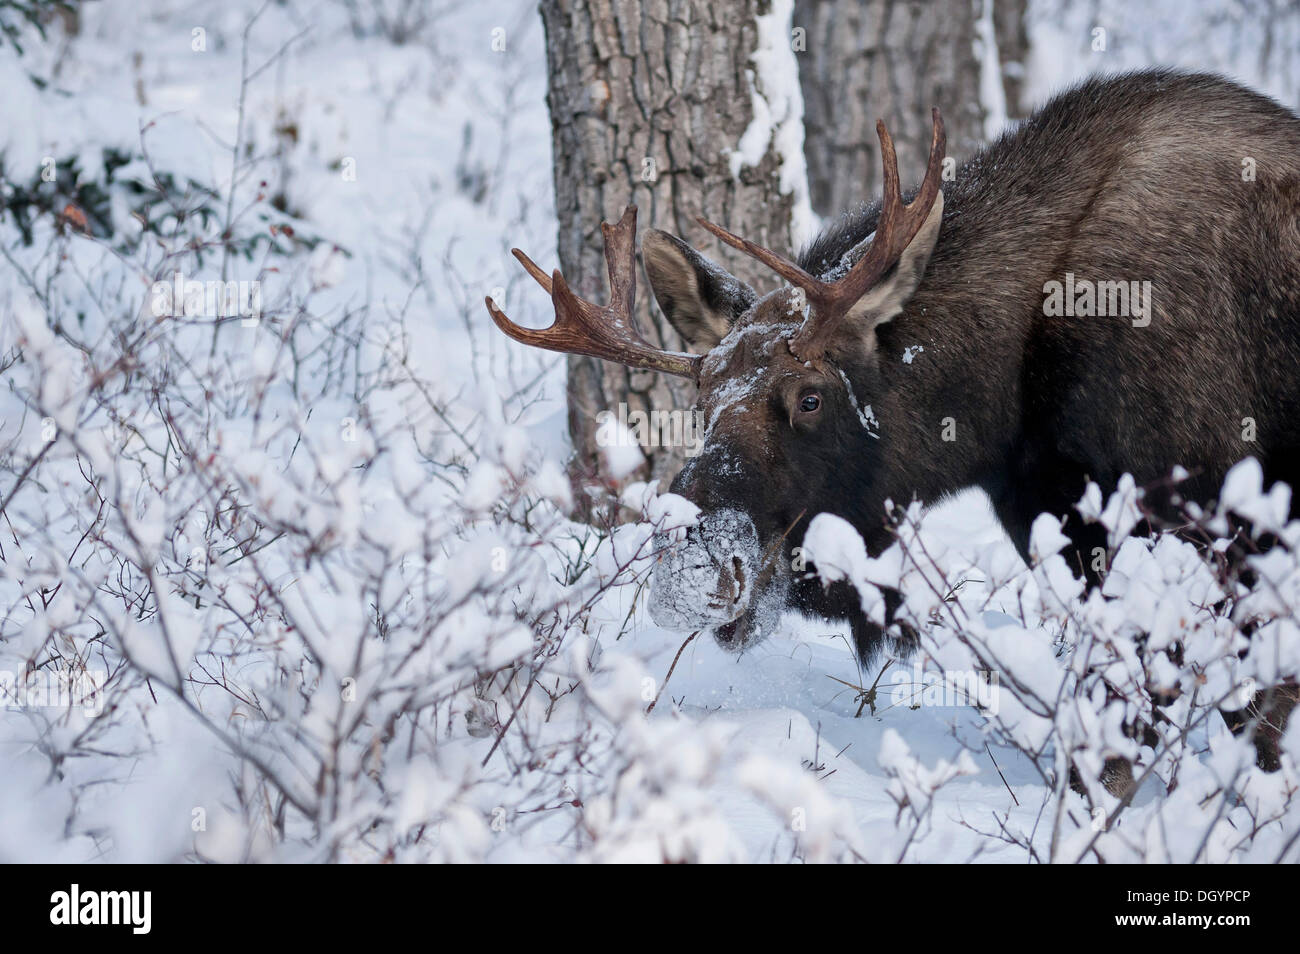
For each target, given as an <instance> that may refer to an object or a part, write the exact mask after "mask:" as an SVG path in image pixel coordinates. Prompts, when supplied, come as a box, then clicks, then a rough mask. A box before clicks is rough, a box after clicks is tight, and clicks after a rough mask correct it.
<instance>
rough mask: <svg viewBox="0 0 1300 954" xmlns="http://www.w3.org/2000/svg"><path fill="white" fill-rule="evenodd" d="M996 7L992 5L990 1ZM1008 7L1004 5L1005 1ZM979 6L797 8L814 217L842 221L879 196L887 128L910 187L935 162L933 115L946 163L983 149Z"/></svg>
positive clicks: (956, 0) (941, 2) (974, 0)
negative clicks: (937, 115)
mask: <svg viewBox="0 0 1300 954" xmlns="http://www.w3.org/2000/svg"><path fill="white" fill-rule="evenodd" d="M984 2H992V0H984ZM1004 2H1005V0H1004ZM979 3H980V0H796V4H795V13H794V22H795V27H796V30H802V31H803V33H802V34H800V33H798V32H796V34H795V40H796V44H798V43H799V42H800V41H801V40H802V43H803V45H804V47H805V48H804V49H803V50H802V51H800V52H799V53H798V59H799V81H800V86H801V87H802V89H803V99H804V128H805V135H804V154H805V156H806V157H807V160H808V185H809V189H810V191H811V194H812V205H813V209H814V211H816V212H817V213H818V214H819V215H822V216H835V215H838V214H839V213H841V212H844V211H846V210H848V209H851V208H853V207H855V206H857V205H858V204H859V203H861V202H864V201H865V202H869V201H871V200H872V199H874V198H876V197H877V196H878V195H879V194H880V187H881V173H880V143H879V140H878V139H877V138H876V120H877V119H884V121H885V124H886V125H887V126H888V127H889V132H890V135H891V136H892V137H893V139H894V145H895V147H896V150H897V152H898V166H899V172H900V173H901V175H902V178H903V180H904V188H907V187H908V186H909V185H914V184H915V179H916V177H919V176H920V174H921V171H922V170H924V168H925V162H926V159H927V158H928V157H929V154H930V128H931V127H930V107H931V106H938V107H939V108H940V109H941V110H942V111H943V121H944V126H945V128H946V129H947V132H948V154H949V155H950V156H954V157H956V158H957V160H958V161H959V162H960V161H961V159H963V158H964V157H966V156H967V155H970V153H971V152H972V151H973V150H974V149H975V148H976V147H977V146H978V145H979V144H980V143H981V142H982V141H983V132H984V129H983V123H984V110H983V108H982V106H981V104H980V63H979V61H978V60H977V58H976V55H975V37H976V20H977V17H978V13H979V9H978V6H979Z"/></svg>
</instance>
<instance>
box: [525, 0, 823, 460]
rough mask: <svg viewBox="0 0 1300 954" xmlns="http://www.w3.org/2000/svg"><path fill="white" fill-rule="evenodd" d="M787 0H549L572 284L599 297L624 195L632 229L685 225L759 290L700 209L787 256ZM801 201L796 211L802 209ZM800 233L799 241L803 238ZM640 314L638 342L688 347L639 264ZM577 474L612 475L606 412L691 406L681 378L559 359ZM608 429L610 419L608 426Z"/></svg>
mask: <svg viewBox="0 0 1300 954" xmlns="http://www.w3.org/2000/svg"><path fill="white" fill-rule="evenodd" d="M790 8H791V0H774V2H767V0H686V2H681V0H677V2H672V3H669V2H667V0H618V2H613V0H543V2H542V3H541V12H542V20H543V22H544V24H545V27H546V47H547V61H548V70H549V92H548V105H549V107H550V111H551V119H552V144H553V157H554V170H555V199H556V202H555V205H556V214H557V217H558V219H559V241H558V250H559V259H560V266H561V268H562V269H563V271H564V274H565V277H566V278H567V279H569V281H570V284H572V285H573V286H574V288H575V290H576V291H577V292H578V294H580V295H583V296H584V297H590V298H593V299H595V300H597V301H604V300H605V297H604V296H605V295H606V294H607V291H606V285H605V282H606V277H605V268H604V260H603V257H602V251H601V250H602V244H601V233H600V223H601V221H602V220H604V221H614V220H616V219H617V218H618V217H619V215H620V214H621V213H622V211H623V209H624V207H625V206H626V205H627V204H628V203H629V202H635V203H636V204H637V207H638V209H639V217H638V228H639V230H640V231H644V230H645V229H646V228H648V227H654V228H660V229H664V230H666V231H669V232H674V233H676V234H678V235H681V236H683V237H684V238H685V239H686V240H687V241H688V242H690V243H692V244H694V245H697V246H699V247H700V248H702V249H703V250H704V251H705V252H706V254H708V255H709V256H710V257H712V258H714V259H715V260H717V261H719V262H721V263H722V264H724V265H725V266H726V267H727V268H728V269H729V270H730V271H731V272H732V273H733V274H735V275H736V276H738V277H740V278H742V279H745V280H747V281H750V282H752V283H754V284H755V285H756V286H758V287H771V286H772V283H773V278H772V276H771V275H768V274H766V273H765V272H764V270H763V269H762V268H761V267H760V266H758V265H757V263H755V262H753V261H751V260H750V259H747V258H745V257H744V256H741V255H740V254H738V253H736V252H733V251H732V250H731V249H729V248H726V247H723V246H721V245H720V244H719V243H717V242H713V241H711V240H709V239H708V236H707V235H706V234H705V233H704V231H703V230H702V229H701V228H700V227H699V226H698V225H697V224H696V222H695V217H696V216H704V217H705V218H708V219H711V220H713V221H715V222H718V223H720V224H723V225H725V226H726V227H727V228H728V229H730V230H731V231H733V232H737V233H739V234H741V235H744V236H746V237H748V238H750V239H753V240H754V241H757V242H760V243H762V244H764V245H767V246H768V247H770V248H773V249H776V250H779V251H788V250H789V248H790V246H791V244H792V242H791V227H792V217H793V218H795V219H796V220H797V222H796V224H797V225H799V226H800V227H803V228H805V229H806V221H807V220H808V219H809V218H810V216H809V215H808V213H807V200H806V188H807V187H806V178H805V174H804V169H803V155H802V144H803V143H802V123H801V118H802V102H801V99H800V94H799V83H798V76H797V66H796V64H795V57H794V53H793V51H792V50H791V47H790V16H791V9H790ZM801 210H802V214H801ZM804 237H806V236H802V235H801V236H799V238H804ZM636 314H637V320H638V321H639V322H640V323H641V327H642V328H643V329H644V330H645V331H646V333H647V337H648V338H649V339H650V340H651V341H652V342H655V343H657V344H661V345H664V346H666V347H669V348H673V349H678V350H681V349H683V347H684V346H683V344H682V342H681V340H680V339H679V338H678V336H677V334H676V332H674V331H673V330H672V329H671V328H670V327H669V325H668V324H667V322H666V321H665V320H664V319H663V317H662V315H660V314H659V312H658V309H657V308H655V307H654V304H653V296H652V294H651V292H650V289H649V285H648V283H647V282H646V278H645V273H644V271H642V270H638V295H637V312H636ZM568 399H569V432H570V434H571V436H572V439H573V446H574V448H575V459H574V462H573V475H574V477H575V480H576V481H577V482H578V483H579V484H580V485H582V486H588V485H590V484H592V483H606V484H609V483H611V482H613V480H614V478H617V477H621V476H626V475H623V474H618V473H611V471H616V470H618V469H620V468H617V467H615V466H613V465H610V464H608V463H607V462H606V461H605V459H604V458H603V456H602V454H601V448H600V447H599V446H598V444H597V434H598V431H599V429H600V427H599V425H600V418H601V412H603V411H609V412H611V413H612V414H614V415H615V416H616V417H618V416H620V415H619V405H620V404H626V406H627V412H628V413H629V414H630V413H634V412H636V411H668V412H671V411H678V412H680V413H681V414H682V415H689V413H690V408H691V406H692V403H693V401H694V387H693V385H691V384H690V383H689V382H687V381H685V380H679V379H677V378H670V377H667V376H664V375H656V374H654V373H652V372H647V371H633V370H629V369H627V368H624V367H621V366H618V365H614V364H610V363H607V362H602V361H598V360H596V359H593V358H587V357H581V356H573V357H571V358H570V359H569V365H568ZM606 433H608V429H606ZM642 450H643V453H644V454H645V457H646V462H645V464H644V465H643V466H642V467H641V468H640V469H639V470H638V472H637V473H638V476H648V477H652V478H663V479H664V486H666V483H667V480H668V479H670V478H671V477H672V475H673V474H675V473H676V471H677V470H678V469H679V468H680V466H681V464H682V463H683V461H684V459H685V458H684V450H683V448H682V447H680V446H669V447H663V446H654V442H652V446H648V447H644V446H643V448H642Z"/></svg>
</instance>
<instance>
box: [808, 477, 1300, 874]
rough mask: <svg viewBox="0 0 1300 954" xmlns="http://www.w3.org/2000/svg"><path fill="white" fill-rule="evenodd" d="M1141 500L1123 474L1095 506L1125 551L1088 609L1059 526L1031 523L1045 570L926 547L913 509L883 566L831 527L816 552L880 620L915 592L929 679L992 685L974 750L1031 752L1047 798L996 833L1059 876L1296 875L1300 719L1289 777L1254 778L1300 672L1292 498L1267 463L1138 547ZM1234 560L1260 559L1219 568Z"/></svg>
mask: <svg viewBox="0 0 1300 954" xmlns="http://www.w3.org/2000/svg"><path fill="white" fill-rule="evenodd" d="M1143 497H1144V495H1143V492H1142V491H1141V489H1140V488H1136V487H1135V486H1134V484H1133V482H1132V480H1131V479H1128V478H1125V480H1123V481H1121V484H1120V488H1119V490H1118V491H1117V492H1116V493H1115V494H1113V495H1112V496H1111V498H1110V500H1109V501H1107V502H1106V505H1105V506H1104V507H1103V506H1102V500H1101V494H1100V492H1099V491H1098V489H1097V488H1096V486H1095V485H1093V486H1091V487H1090V488H1089V491H1088V493H1087V494H1086V495H1085V497H1084V499H1083V500H1082V501H1081V502H1080V505H1079V510H1080V513H1081V514H1082V515H1083V516H1084V517H1085V518H1088V519H1091V520H1094V521H1097V522H1099V523H1100V524H1101V525H1102V526H1104V527H1105V529H1106V530H1107V535H1108V542H1109V550H1108V553H1107V554H1105V555H1101V556H1100V557H1099V558H1101V559H1104V560H1106V564H1107V566H1106V569H1105V576H1104V582H1103V584H1102V586H1101V587H1100V588H1099V589H1096V590H1094V591H1092V592H1089V593H1086V594H1085V592H1084V584H1083V582H1082V580H1080V579H1078V578H1077V577H1076V576H1075V575H1074V574H1073V573H1072V572H1071V571H1070V568H1069V567H1068V566H1067V565H1066V562H1065V559H1064V558H1063V556H1062V554H1061V552H1060V551H1061V550H1062V549H1063V548H1064V547H1065V546H1066V544H1067V543H1068V540H1067V538H1066V537H1065V535H1064V534H1063V533H1062V532H1061V528H1060V526H1059V524H1058V522H1057V521H1056V520H1055V519H1054V518H1052V517H1050V516H1047V515H1043V516H1041V517H1039V519H1038V521H1037V522H1036V523H1035V524H1034V528H1033V536H1032V540H1031V543H1030V550H1031V554H1032V555H1033V558H1034V559H1033V565H1032V566H1031V567H1029V568H1028V569H1026V568H1025V567H1024V566H1023V564H1019V561H1016V564H1008V563H1007V561H1006V560H1005V552H1004V551H1003V550H1002V549H1001V548H997V547H990V548H983V549H982V550H980V551H978V552H976V553H974V554H971V553H970V552H964V553H963V552H960V551H959V550H956V549H949V550H936V549H935V548H934V547H933V546H932V545H931V546H927V545H926V544H925V542H924V541H922V540H921V539H920V537H919V536H918V533H917V529H918V523H919V517H920V514H919V510H918V509H917V508H916V507H915V506H914V507H913V508H911V509H910V510H909V511H908V512H907V515H906V517H905V518H904V519H903V520H902V522H901V523H900V525H899V527H898V533H897V542H896V543H895V544H894V546H893V547H891V548H890V550H889V551H887V552H886V553H884V554H882V555H881V556H880V557H879V558H877V559H871V558H869V557H868V556H867V555H866V552H865V550H864V548H863V546H862V541H861V539H860V538H859V537H858V536H857V534H856V533H855V532H854V531H853V530H852V528H851V527H849V526H848V525H847V524H846V523H844V522H843V521H842V520H840V519H839V518H836V517H831V516H828V515H821V516H819V517H817V518H815V520H814V522H813V524H812V527H811V528H810V530H809V534H808V538H807V541H806V551H807V553H808V555H809V557H810V558H811V559H813V560H814V561H818V567H819V571H820V574H821V576H822V578H823V579H824V580H827V581H831V580H836V579H848V580H850V581H852V582H853V583H854V584H855V585H856V586H857V587H858V589H859V591H860V593H861V594H862V603H863V607H864V609H865V610H867V611H868V612H874V613H875V614H877V618H878V619H881V620H883V615H882V614H883V600H882V597H881V593H880V587H881V586H891V587H895V588H898V589H899V590H901V592H902V593H903V595H904V597H905V610H904V618H905V619H907V620H908V621H910V622H911V623H913V625H915V627H916V628H917V629H918V631H919V632H920V633H921V645H922V650H921V653H922V656H923V658H924V663H925V665H926V666H928V667H933V668H934V670H935V671H936V672H938V673H939V674H941V676H946V677H948V680H949V682H950V683H951V682H952V681H953V680H952V677H953V676H955V675H962V674H970V673H977V674H981V676H982V685H981V686H980V688H979V689H978V691H976V692H973V693H971V694H970V698H971V703H972V705H977V706H978V707H979V708H980V709H981V710H982V712H983V715H984V724H983V726H982V733H980V734H978V735H977V736H975V737H974V738H973V739H970V740H967V743H966V744H967V745H968V747H969V748H970V749H971V750H973V751H975V752H979V751H983V746H984V744H986V743H987V742H989V741H993V742H995V743H997V744H998V745H999V746H1001V747H1004V748H1007V749H1010V750H1013V751H1016V752H1018V753H1020V754H1021V755H1022V756H1024V758H1025V760H1026V761H1027V762H1028V764H1030V765H1031V766H1033V768H1034V770H1036V771H1037V772H1038V773H1039V774H1040V777H1041V779H1042V783H1043V789H1042V792H1043V804H1042V806H1041V809H1042V810H1041V811H1040V813H1039V814H1038V816H1037V817H1036V818H1035V820H1034V826H1033V827H1032V828H1030V829H1025V828H1023V827H1020V826H1018V825H1017V824H1016V823H1015V822H1013V821H1010V820H1009V819H1008V818H1007V817H1005V816H1004V817H1002V818H999V819H998V823H997V825H996V827H992V828H990V827H989V826H987V825H985V826H982V830H983V834H985V835H987V836H988V837H990V838H996V839H1000V840H1005V841H1007V842H1008V843H1011V844H1015V845H1018V846H1021V847H1023V848H1024V849H1025V851H1027V852H1028V853H1029V854H1030V856H1031V857H1032V858H1034V859H1036V860H1042V861H1086V860H1089V859H1095V860H1104V861H1108V862H1134V861H1146V862H1180V863H1184V862H1194V861H1210V862H1223V861H1229V860H1245V861H1274V862H1275V861H1283V860H1295V857H1296V856H1295V850H1296V842H1297V838H1298V837H1300V798H1298V797H1297V796H1298V794H1300V792H1298V790H1300V720H1292V721H1291V722H1290V724H1289V726H1288V727H1287V729H1286V732H1285V734H1283V735H1282V737H1281V739H1280V742H1279V744H1277V745H1276V746H1275V749H1276V761H1277V762H1278V763H1279V764H1278V765H1277V767H1276V768H1277V770H1276V771H1264V770H1262V769H1261V768H1260V767H1259V766H1258V765H1257V764H1256V762H1257V752H1256V746H1255V744H1254V739H1255V736H1256V735H1257V734H1258V735H1268V734H1269V733H1270V730H1271V726H1270V725H1269V724H1267V723H1269V722H1270V721H1272V722H1273V723H1275V724H1276V722H1277V721H1279V720H1278V713H1279V712H1283V713H1284V712H1285V711H1286V705H1285V700H1286V699H1287V698H1290V699H1294V694H1295V691H1296V690H1295V687H1296V684H1297V680H1298V677H1300V628H1297V625H1296V607H1297V606H1300V549H1298V548H1297V547H1296V544H1297V543H1300V521H1290V522H1288V520H1287V514H1288V508H1289V503H1290V490H1289V488H1287V487H1286V486H1285V485H1283V484H1276V485H1274V486H1273V487H1271V488H1265V487H1263V475H1262V470H1261V468H1260V466H1259V464H1258V462H1257V461H1255V460H1254V459H1253V458H1250V459H1247V460H1245V461H1243V462H1242V463H1241V464H1239V465H1237V467H1235V468H1234V469H1233V470H1232V472H1231V473H1230V474H1229V475H1228V478H1227V480H1226V481H1225V484H1224V488H1223V493H1222V499H1221V501H1220V503H1219V507H1218V510H1217V511H1215V512H1214V513H1209V514H1206V513H1202V512H1201V511H1200V510H1199V509H1198V508H1196V507H1195V506H1193V505H1190V504H1188V505H1187V511H1188V517H1187V520H1186V521H1185V522H1184V523H1183V524H1182V525H1181V526H1180V527H1179V528H1178V529H1177V532H1175V531H1174V530H1172V529H1170V530H1164V531H1158V532H1155V533H1152V534H1151V535H1148V536H1131V535H1130V532H1131V531H1132V530H1133V529H1134V527H1135V526H1136V525H1137V524H1138V523H1139V521H1140V520H1144V519H1145V520H1149V521H1152V522H1154V523H1155V525H1156V526H1159V525H1160V524H1159V523H1158V521H1156V518H1155V516H1154V515H1153V514H1151V513H1150V512H1148V511H1147V509H1146V508H1145V507H1144V506H1143ZM1193 540H1200V541H1206V540H1212V541H1215V542H1214V543H1213V544H1212V545H1211V546H1208V547H1207V546H1206V545H1205V544H1204V543H1199V544H1198V543H1194V542H1193ZM1275 544H1276V545H1275ZM1230 548H1235V549H1236V550H1237V551H1239V552H1240V553H1242V554H1245V555H1244V556H1242V557H1240V558H1239V559H1238V560H1237V561H1235V562H1234V560H1231V559H1218V560H1216V559H1215V558H1216V556H1218V557H1222V556H1223V555H1224V554H1226V553H1227V552H1228V551H1229V550H1230ZM1278 705H1281V706H1282V708H1281V709H1280V710H1279V709H1278V708H1276V707H1277V706H1278ZM1221 711H1226V712H1229V713H1243V712H1244V713H1245V714H1246V715H1245V716H1244V717H1243V721H1245V723H1246V724H1245V731H1243V732H1242V733H1241V734H1240V735H1233V734H1232V732H1230V731H1229V729H1228V726H1227V725H1226V723H1225V718H1224V716H1223V715H1222V714H1221ZM1266 745H1267V743H1266ZM896 746H897V742H890V743H889V745H887V751H893V749H894V748H895V747H896ZM1269 751H1270V752H1272V751H1273V749H1272V748H1270V749H1269ZM883 757H884V754H882V758H883ZM943 781H946V779H945V780H943ZM1072 788H1075V789H1082V790H1083V791H1082V794H1083V799H1082V800H1081V798H1080V797H1079V796H1078V795H1076V794H1075V793H1074V792H1072V791H1071V789H1072ZM912 801H913V802H914V801H915V798H913V799H912ZM1085 806H1086V807H1085Z"/></svg>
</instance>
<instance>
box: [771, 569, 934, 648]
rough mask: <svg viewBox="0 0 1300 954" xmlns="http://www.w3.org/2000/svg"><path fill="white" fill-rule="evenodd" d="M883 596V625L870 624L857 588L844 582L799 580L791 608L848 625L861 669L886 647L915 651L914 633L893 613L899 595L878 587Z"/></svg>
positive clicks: (900, 599) (871, 622)
mask: <svg viewBox="0 0 1300 954" xmlns="http://www.w3.org/2000/svg"><path fill="white" fill-rule="evenodd" d="M881 592H882V593H883V594H884V597H885V625H884V626H881V625H880V624H879V623H876V622H873V621H872V620H870V619H868V618H867V615H866V613H864V612H862V599H861V597H860V596H859V595H858V591H857V589H856V588H855V587H854V586H853V585H852V584H851V583H847V582H845V581H839V582H836V583H832V584H831V585H830V586H827V587H823V586H822V585H821V583H820V582H818V581H816V580H815V579H814V580H809V581H800V582H799V583H797V584H796V585H795V593H794V600H793V602H794V605H795V606H796V607H798V608H799V609H800V610H802V611H804V612H807V613H810V614H812V615H816V616H825V617H827V618H828V619H843V620H847V621H848V623H849V629H850V632H851V633H852V635H853V644H854V648H855V649H856V650H857V654H858V658H859V659H860V660H861V661H862V664H863V665H864V666H870V665H871V664H872V663H873V662H874V661H875V660H876V659H877V658H878V657H879V655H880V652H881V650H882V649H885V648H889V649H890V650H891V651H893V652H895V653H898V654H907V653H909V652H911V651H912V650H913V649H914V648H916V642H917V633H916V630H915V629H913V628H912V626H911V625H909V624H908V623H906V622H904V621H903V620H895V619H894V614H895V613H897V612H898V609H899V607H901V606H902V605H903V597H902V594H901V593H899V592H898V591H897V590H895V589H892V588H890V587H881Z"/></svg>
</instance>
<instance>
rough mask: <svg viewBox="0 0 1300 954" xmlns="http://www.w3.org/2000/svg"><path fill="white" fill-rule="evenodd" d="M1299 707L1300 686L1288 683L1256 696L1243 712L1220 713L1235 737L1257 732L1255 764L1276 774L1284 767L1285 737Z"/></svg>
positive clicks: (1223, 711) (1222, 711) (1222, 710)
mask: <svg viewBox="0 0 1300 954" xmlns="http://www.w3.org/2000/svg"><path fill="white" fill-rule="evenodd" d="M1297 704H1300V686H1297V685H1295V684H1294V683H1289V684H1286V685H1281V686H1273V687H1272V688H1270V689H1265V690H1263V691H1261V692H1257V693H1255V698H1253V699H1252V700H1251V701H1250V704H1249V705H1248V706H1246V708H1244V709H1238V710H1236V711H1228V710H1224V709H1220V710H1219V712H1220V714H1221V715H1222V716H1223V721H1224V722H1226V723H1227V724H1228V728H1229V729H1231V730H1232V734H1233V735H1241V734H1242V733H1243V732H1246V731H1248V730H1250V729H1251V728H1252V727H1253V728H1254V733H1255V734H1254V742H1255V764H1256V765H1258V766H1259V767H1260V768H1261V769H1263V770H1264V771H1265V772H1276V771H1277V770H1278V768H1280V767H1281V754H1280V751H1279V745H1280V743H1281V739H1282V733H1284V732H1285V731H1286V727H1287V722H1288V721H1289V719H1290V717H1291V712H1292V710H1294V709H1295V707H1296V705H1297Z"/></svg>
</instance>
